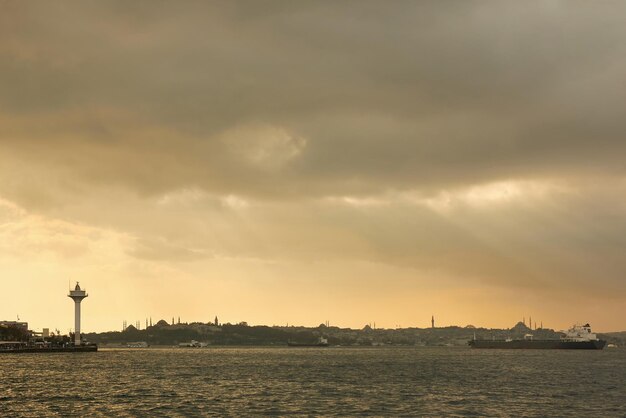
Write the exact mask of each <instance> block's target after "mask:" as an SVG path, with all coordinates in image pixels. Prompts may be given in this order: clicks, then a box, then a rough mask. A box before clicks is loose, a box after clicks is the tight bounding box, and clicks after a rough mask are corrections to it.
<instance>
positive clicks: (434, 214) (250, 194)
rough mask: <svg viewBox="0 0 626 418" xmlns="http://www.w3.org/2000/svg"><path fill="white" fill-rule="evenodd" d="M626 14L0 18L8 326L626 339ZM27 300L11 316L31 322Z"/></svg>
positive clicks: (158, 9)
mask: <svg viewBox="0 0 626 418" xmlns="http://www.w3.org/2000/svg"><path fill="white" fill-rule="evenodd" d="M624 39H626V4H624V3H623V2H619V1H615V2H611V1H606V2H587V1H579V2H577V1H570V2H560V1H544V2H534V3H531V4H528V3H525V2H502V1H494V2H468V1H460V2H453V1H447V2H441V1H432V2H415V1H406V2H404V1H395V2H392V3H387V2H381V1H372V2H369V1H361V0H360V1H355V2H350V1H345V2H332V1H315V2H306V1H298V2H292V1H254V2H252V1H249V2H232V1H224V2H220V1H215V2H210V3H207V2H192V1H189V2H184V3H180V2H161V1H144V2H141V1H135V2H127V1H119V2H116V1H109V2H95V1H93V2H90V1H75V2H70V1H57V2H45V1H42V2H21V1H4V2H2V3H0V280H1V285H2V294H3V295H4V297H3V298H2V304H1V306H0V319H15V317H16V315H20V318H21V319H23V320H27V321H29V322H30V323H31V325H32V327H33V328H36V329H37V328H41V327H50V328H59V329H61V330H62V331H67V330H68V329H69V328H70V327H72V326H73V306H72V302H71V301H70V300H69V299H68V298H67V297H66V296H65V294H66V292H67V286H68V280H71V281H72V282H73V281H76V280H78V281H80V282H81V284H82V285H83V286H84V287H86V288H87V290H88V292H89V293H90V297H89V298H88V299H87V300H85V302H84V303H83V314H84V315H83V324H84V327H85V330H86V331H90V330H97V331H102V330H110V329H119V328H120V327H121V325H122V321H123V320H127V321H128V322H129V323H133V322H134V321H136V320H142V322H143V321H144V319H145V318H146V317H150V316H151V317H152V318H153V319H154V320H156V319H161V318H165V319H167V320H171V317H172V316H176V317H178V316H180V317H181V320H182V321H203V322H206V321H208V320H210V319H212V318H213V317H214V316H215V315H218V316H219V317H220V320H222V321H224V322H226V321H230V322H238V321H248V322H249V323H252V324H268V325H272V324H285V323H287V322H288V323H290V324H292V323H293V324H303V325H317V324H319V323H321V322H323V321H326V320H329V321H330V322H331V324H336V325H340V326H351V327H362V326H363V325H365V324H367V323H373V322H376V324H377V326H379V327H395V326H402V327H408V326H420V327H424V326H427V325H428V324H429V322H430V316H431V315H432V314H434V315H435V317H436V320H437V323H438V324H439V325H449V324H458V325H466V324H474V325H483V326H490V327H491V326H493V327H502V326H506V327H508V326H511V325H513V324H514V323H515V322H517V321H518V320H521V319H522V317H524V316H526V317H528V316H529V315H532V316H533V319H535V320H537V323H538V324H539V322H540V321H543V323H544V325H546V326H549V327H552V328H556V329H562V328H564V327H567V326H568V325H570V324H571V323H574V322H587V321H588V322H591V323H592V325H594V326H595V328H596V329H598V330H604V331H608V330H621V329H626V322H624V318H626V280H625V279H626V276H625V274H626V273H625V272H626V158H625V157H626V138H624V134H625V132H626V93H625V92H626V86H625V84H626V83H625V81H626V43H625V42H624ZM6 295H10V296H8V297H7V296H6Z"/></svg>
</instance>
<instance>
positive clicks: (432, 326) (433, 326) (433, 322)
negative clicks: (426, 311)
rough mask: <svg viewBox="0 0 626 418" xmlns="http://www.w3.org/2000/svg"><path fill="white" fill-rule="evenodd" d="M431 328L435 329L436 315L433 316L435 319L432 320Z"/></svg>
mask: <svg viewBox="0 0 626 418" xmlns="http://www.w3.org/2000/svg"><path fill="white" fill-rule="evenodd" d="M430 327H431V328H435V315H433V317H432V318H430Z"/></svg>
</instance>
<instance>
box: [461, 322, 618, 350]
mask: <svg viewBox="0 0 626 418" xmlns="http://www.w3.org/2000/svg"><path fill="white" fill-rule="evenodd" d="M468 344H469V346H470V347H472V348H504V349H524V348H534V349H567V350H572V349H578V350H602V349H603V348H604V346H605V345H606V341H604V340H600V339H598V337H597V336H596V334H594V333H593V332H591V326H589V324H585V325H583V326H580V325H574V326H573V327H572V328H570V329H569V330H567V332H566V333H565V335H563V336H561V338H560V339H559V340H556V339H555V340H535V339H533V335H532V334H526V335H525V336H524V338H523V339H512V338H507V339H506V340H477V339H475V338H474V339H473V340H470V341H469V342H468Z"/></svg>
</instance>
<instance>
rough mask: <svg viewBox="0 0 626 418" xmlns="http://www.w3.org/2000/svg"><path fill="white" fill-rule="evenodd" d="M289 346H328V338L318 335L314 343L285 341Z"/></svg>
mask: <svg viewBox="0 0 626 418" xmlns="http://www.w3.org/2000/svg"><path fill="white" fill-rule="evenodd" d="M287 345H288V346H289V347H328V340H327V339H326V338H324V337H319V338H318V340H317V342H316V343H297V342H294V341H287Z"/></svg>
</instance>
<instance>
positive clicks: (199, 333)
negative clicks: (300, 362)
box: [85, 320, 560, 346]
mask: <svg viewBox="0 0 626 418" xmlns="http://www.w3.org/2000/svg"><path fill="white" fill-rule="evenodd" d="M529 333H530V334H533V335H534V336H535V338H547V339H558V338H559V336H560V334H559V333H557V332H555V331H554V330H552V329H537V330H531V329H530V328H528V327H527V326H526V325H524V324H523V323H521V322H520V323H517V324H515V326H513V327H512V328H510V329H486V328H476V327H473V326H472V327H457V326H450V327H442V328H401V329H380V328H372V327H370V326H365V327H364V328H362V329H350V328H339V327H332V326H330V327H327V326H325V325H320V326H318V327H314V328H308V327H296V326H290V327H282V326H273V327H269V326H248V325H247V324H246V323H240V324H223V325H219V326H216V325H214V324H212V323H192V324H174V325H170V324H168V323H167V322H166V321H164V320H161V321H159V322H157V323H156V325H153V326H150V327H148V328H147V329H143V330H138V329H136V328H135V327H133V326H129V327H128V328H127V329H126V330H124V331H122V332H120V331H112V332H103V333H91V334H86V335H85V337H86V338H87V340H88V341H90V342H94V343H98V344H101V345H107V344H111V345H120V344H126V343H129V342H136V341H145V342H147V343H148V344H150V345H178V344H179V343H184V342H190V341H191V340H196V341H199V342H204V343H207V344H210V345H279V346H282V345H286V344H287V341H296V342H302V343H311V342H315V341H317V339H318V337H320V336H323V337H326V338H328V340H329V343H330V344H332V345H348V346H349V345H362V346H367V345H424V346H440V345H459V346H461V345H467V342H468V341H469V340H470V339H472V338H474V337H475V338H479V339H481V338H484V339H491V338H496V339H504V338H509V337H512V338H520V337H523V336H524V335H526V334H529Z"/></svg>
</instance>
